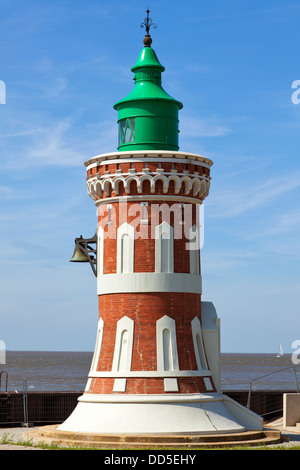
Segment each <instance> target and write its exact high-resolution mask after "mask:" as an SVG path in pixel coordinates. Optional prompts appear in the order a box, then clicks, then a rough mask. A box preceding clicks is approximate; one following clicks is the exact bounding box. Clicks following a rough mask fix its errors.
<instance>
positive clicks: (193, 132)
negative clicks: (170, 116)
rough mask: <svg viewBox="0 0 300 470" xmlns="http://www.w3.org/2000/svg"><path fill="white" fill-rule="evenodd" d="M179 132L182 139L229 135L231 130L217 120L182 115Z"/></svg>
mask: <svg viewBox="0 0 300 470" xmlns="http://www.w3.org/2000/svg"><path fill="white" fill-rule="evenodd" d="M180 132H181V133H182V136H183V137H184V138H186V137H187V138H190V137H219V136H224V135H227V134H230V133H231V132H232V130H231V129H230V128H229V127H228V126H226V125H224V124H222V123H221V122H219V120H218V119H217V118H207V119H201V118H197V117H192V116H186V115H183V116H182V117H180Z"/></svg>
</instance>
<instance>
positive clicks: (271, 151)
mask: <svg viewBox="0 0 300 470" xmlns="http://www.w3.org/2000/svg"><path fill="white" fill-rule="evenodd" d="M148 5H149V7H150V10H151V16H152V17H153V21H154V22H155V23H157V25H158V28H157V29H156V30H152V38H153V44H152V45H153V48H154V49H155V51H156V53H157V55H158V57H159V60H160V61H161V63H162V64H163V65H164V66H165V68H166V71H165V73H164V74H163V86H164V88H165V89H166V91H167V92H168V93H169V94H170V95H171V96H173V97H174V98H176V99H178V100H180V101H182V102H183V104H184V108H183V109H182V111H181V112H180V129H181V132H180V150H183V151H190V152H194V153H198V154H201V155H204V156H206V157H208V158H211V159H212V160H213V161H214V165H213V167H212V183H211V191H210V195H209V197H208V198H207V199H206V201H205V230H204V233H205V241H204V246H203V249H202V275H203V299H204V300H210V301H213V302H214V304H215V306H216V308H217V311H218V314H219V316H220V318H221V326H222V332H221V350H222V351H223V352H277V349H278V344H279V343H282V345H283V349H284V352H287V353H290V352H292V351H293V350H292V349H291V345H292V342H293V341H294V340H297V339H300V322H299V310H300V309H299V307H300V295H299V292H300V273H299V262H300V254H299V253H300V242H299V231H300V163H299V160H300V157H299V148H300V104H294V103H293V102H292V99H291V97H292V93H293V92H294V91H295V90H293V89H292V83H293V81H295V80H300V68H299V51H298V48H299V47H298V45H299V42H300V28H299V24H300V4H299V2H298V1H297V0H286V1H285V2H283V1H282V0H280V1H277V0H259V1H258V0H227V1H224V0H210V1H204V0H203V1H202V0H187V1H186V2H174V1H171V0H160V1H158V0H149V1H148V2H145V1H141V0H131V1H130V2H124V1H120V0H112V1H111V2H104V1H101V0H89V1H88V2H86V1H83V0H72V1H71V0H51V1H50V0H35V1H34V0H26V1H25V0H0V31H1V41H0V64H1V65H0V80H2V81H3V82H4V83H5V85H6V104H0V124H1V128H0V136H1V138H0V163H1V165H0V224H1V230H0V263H1V270H0V293H1V303H0V315H1V329H0V339H1V340H2V341H4V342H5V344H6V348H7V349H10V350H14V349H15V350H78V351H84V350H87V351H92V350H93V348H94V343H95V335H96V325H97V319H98V311H97V295H96V282H95V278H94V275H93V273H92V270H91V268H90V267H89V266H87V265H75V264H72V263H69V259H70V257H71V255H72V252H73V242H74V238H75V237H76V236H79V235H81V234H82V235H83V236H84V237H90V236H92V235H93V234H94V232H95V228H96V223H97V220H96V210H95V206H94V203H93V201H92V200H91V199H90V198H89V196H88V195H87V192H86V183H85V177H86V174H85V167H84V165H83V163H84V161H86V160H87V159H89V158H90V157H92V156H94V155H98V154H101V153H105V152H107V151H108V152H110V151H115V150H116V146H117V126H116V119H117V115H116V111H114V110H113V104H114V103H115V102H116V101H118V100H119V99H122V98H123V97H124V96H126V95H127V94H128V93H129V92H130V91H131V90H132V87H133V81H132V77H133V75H132V73H131V71H130V68H131V67H132V66H133V65H134V63H135V61H136V59H137V57H138V55H139V52H140V50H141V48H142V47H143V44H142V40H143V36H144V30H143V29H141V28H140V23H141V22H142V21H143V19H144V17H145V11H146V8H147V6H148ZM299 96H300V95H299ZM0 98H1V97H0Z"/></svg>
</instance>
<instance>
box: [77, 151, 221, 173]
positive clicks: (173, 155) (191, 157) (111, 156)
mask: <svg viewBox="0 0 300 470" xmlns="http://www.w3.org/2000/svg"><path fill="white" fill-rule="evenodd" d="M146 158H149V159H151V160H152V161H153V158H158V159H159V161H162V158H165V159H166V161H168V162H170V161H171V160H172V159H173V160H174V161H177V162H178V161H179V159H182V160H184V163H191V164H195V163H197V162H200V163H203V164H206V165H208V166H209V167H211V166H212V165H213V162H212V160H210V159H209V158H205V157H203V156H202V155H197V154H195V153H188V152H172V151H167V150H166V151H161V150H148V151H147V150H145V151H144V152H143V151H140V150H135V151H131V152H111V153H104V154H101V155H96V156H95V157H92V158H90V159H89V160H87V161H86V162H85V163H84V165H85V166H86V167H87V168H88V169H89V168H93V166H94V164H95V163H96V165H101V163H102V162H104V161H105V164H108V162H109V163H111V161H112V160H118V163H120V161H124V159H129V160H130V161H132V160H133V159H136V160H140V161H145V159H146ZM91 165H93V166H91Z"/></svg>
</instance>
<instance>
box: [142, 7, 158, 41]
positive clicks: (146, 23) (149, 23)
mask: <svg viewBox="0 0 300 470" xmlns="http://www.w3.org/2000/svg"><path fill="white" fill-rule="evenodd" d="M146 13H147V16H146V18H145V19H144V22H143V23H141V28H144V27H145V28H146V35H145V38H144V44H145V46H146V47H150V46H151V43H152V39H151V37H150V34H149V31H150V28H151V26H152V28H154V29H156V28H157V25H156V24H155V23H153V21H152V18H150V17H149V13H150V10H149V7H148V9H147V12H146Z"/></svg>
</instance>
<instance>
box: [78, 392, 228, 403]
mask: <svg viewBox="0 0 300 470" xmlns="http://www.w3.org/2000/svg"><path fill="white" fill-rule="evenodd" d="M226 398H227V397H226V396H224V395H221V394H219V393H211V392H210V393H185V394H183V393H177V394H175V393H174V394H173V393H165V394H145V395H142V394H141V395H138V394H136V395H131V394H123V393H122V394H119V393H117V394H107V395H105V394H96V393H85V394H84V395H81V397H79V398H78V401H80V402H90V403H161V402H163V403H195V402H203V401H220V400H224V399H226Z"/></svg>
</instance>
